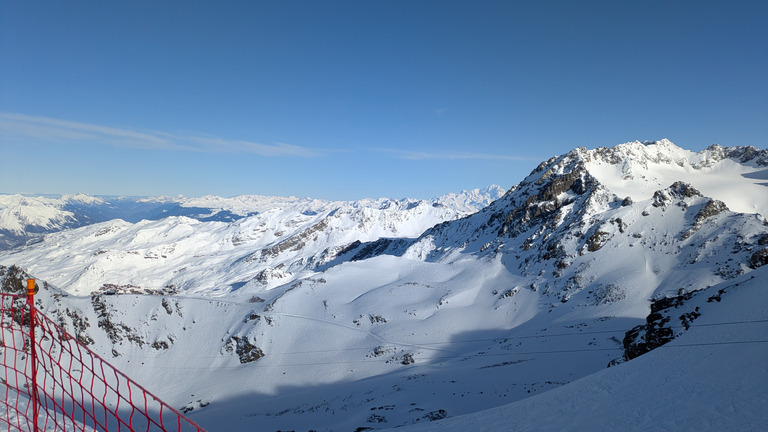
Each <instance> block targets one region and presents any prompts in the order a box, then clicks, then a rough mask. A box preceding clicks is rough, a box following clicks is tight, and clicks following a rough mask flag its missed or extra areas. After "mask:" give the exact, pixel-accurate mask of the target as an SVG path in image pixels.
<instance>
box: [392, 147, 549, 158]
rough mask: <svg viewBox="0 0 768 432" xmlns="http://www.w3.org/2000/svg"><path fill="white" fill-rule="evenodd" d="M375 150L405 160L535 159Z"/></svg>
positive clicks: (466, 153)
mask: <svg viewBox="0 0 768 432" xmlns="http://www.w3.org/2000/svg"><path fill="white" fill-rule="evenodd" d="M377 151H379V152H381V153H388V154H391V155H394V156H395V157H398V158H400V159H407V160H429V159H444V160H473V159H474V160H477V159H489V160H490V159H492V160H510V161H527V160H534V159H535V158H531V157H522V156H512V155H503V154H491V153H473V152H426V151H413V150H401V149H392V148H379V149H377Z"/></svg>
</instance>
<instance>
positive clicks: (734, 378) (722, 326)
mask: <svg viewBox="0 0 768 432" xmlns="http://www.w3.org/2000/svg"><path fill="white" fill-rule="evenodd" d="M767 272H768V268H763V269H759V270H757V271H755V272H754V273H755V274H752V275H749V276H748V277H747V276H745V277H741V278H738V279H735V280H733V281H732V282H729V283H727V284H723V285H722V286H717V287H712V288H710V289H708V290H705V291H704V292H702V293H701V295H700V296H699V299H697V300H698V301H696V302H695V303H696V306H698V307H699V308H700V311H701V314H702V316H701V318H700V319H698V320H696V321H695V322H694V323H692V326H691V328H690V329H689V330H688V331H687V332H686V333H685V334H684V335H682V336H680V337H678V338H677V339H675V340H674V341H672V342H670V343H668V344H667V345H664V346H662V347H661V348H659V349H656V350H654V351H652V352H650V353H648V354H646V355H644V356H641V357H638V358H637V359H635V360H632V361H631V362H628V363H624V364H621V365H619V366H617V367H612V368H609V369H604V370H601V371H599V372H596V373H594V374H591V375H589V376H587V377H584V378H582V379H579V380H577V381H574V382H572V383H569V384H566V385H564V386H562V387H559V388H556V389H553V390H551V391H548V392H545V393H542V394H539V395H536V396H533V397H530V398H528V399H524V400H521V401H519V402H516V403H512V404H509V405H504V406H501V407H497V408H494V409H491V410H484V411H480V412H477V413H473V414H470V415H466V416H460V417H456V418H452V419H446V420H442V421H439V422H435V423H432V424H420V425H418V426H417V427H403V428H399V429H397V430H398V431H403V432H406V431H416V430H418V431H424V432H427V431H441V432H450V431H467V430H488V431H490V430H507V429H510V428H513V429H514V430H516V431H541V430H553V431H554V430H558V431H591V430H626V431H669V430H674V431H701V430H728V431H755V430H763V429H764V428H765V427H766V425H768V410H767V409H766V408H768V391H767V390H766V384H768V369H766V367H765V359H766V358H768V338H766V335H768V311H766V309H765V305H766V304H768V290H766V289H765V288H766V286H765V282H766V280H768V273H767ZM720 289H724V290H726V292H725V293H724V294H723V295H722V300H721V301H718V302H707V301H706V300H705V299H707V298H710V296H711V295H715V294H716V293H717V291H718V290H720Z"/></svg>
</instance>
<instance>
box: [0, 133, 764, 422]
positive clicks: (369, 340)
mask: <svg viewBox="0 0 768 432" xmlns="http://www.w3.org/2000/svg"><path fill="white" fill-rule="evenodd" d="M766 170H768V150H757V149H755V148H752V147H719V146H712V147H710V148H708V149H707V150H704V151H702V152H699V153H694V152H690V151H687V150H684V149H681V148H679V147H677V146H675V145H674V144H672V143H671V142H669V141H667V140H662V141H657V142H645V143H640V142H634V143H626V144H622V145H618V146H615V147H612V148H598V149H594V150H587V149H583V148H579V149H575V150H573V151H571V152H569V153H567V154H565V155H561V156H558V157H554V158H552V159H550V160H548V161H545V162H542V164H541V165H539V166H538V167H536V168H535V169H534V170H533V171H532V172H531V174H530V175H529V176H528V177H526V178H525V179H524V180H523V181H522V182H520V183H519V184H518V185H515V186H514V187H512V188H511V189H510V190H509V191H507V192H506V193H503V191H502V190H499V189H497V188H489V189H487V190H475V191H468V192H463V193H461V194H451V195H447V196H445V197H441V198H438V199H435V200H432V201H424V200H410V199H403V200H388V199H378V200H361V201H356V202H352V203H346V202H345V203H334V202H325V201H319V200H312V199H297V198H269V197H259V196H250V197H235V198H218V197H205V198H200V199H193V200H181V201H180V200H179V199H173V200H170V199H159V200H137V199H132V200H127V201H126V200H122V201H119V200H115V199H112V200H111V201H110V199H108V198H99V200H102V201H103V202H105V203H108V204H106V205H107V206H108V208H104V207H99V206H100V204H99V202H101V201H98V200H91V201H88V200H85V199H83V198H82V197H81V198H80V200H81V201H82V202H88V206H90V207H87V208H86V207H82V206H75V207H71V204H66V203H64V202H65V201H66V200H63V199H61V198H60V199H59V201H55V200H53V201H51V199H46V200H47V201H46V200H43V199H40V200H37V199H33V198H26V197H23V198H19V197H17V196H4V197H2V199H0V203H8V202H12V203H16V204H14V205H16V207H14V208H20V207H19V206H21V204H19V203H18V202H19V200H21V199H23V200H28V201H25V202H27V203H31V204H29V205H28V206H27V207H37V206H40V211H39V212H36V213H35V214H37V215H38V216H36V217H34V218H32V217H30V216H24V215H28V214H29V213H30V211H31V210H30V209H24V211H20V210H19V211H16V212H15V213H14V212H13V211H9V212H6V213H4V215H6V216H7V215H11V216H7V217H9V218H11V219H13V217H16V219H13V220H10V221H6V219H2V220H0V222H2V223H3V224H4V225H3V226H4V227H6V228H5V229H6V231H4V232H6V233H10V232H14V231H13V230H14V229H17V228H18V227H27V228H25V229H26V230H27V231H25V232H28V231H29V230H30V228H29V227H30V226H31V225H30V224H29V223H27V224H26V225H25V223H24V221H27V222H29V221H34V223H35V224H37V225H35V226H37V227H38V228H36V229H42V228H40V227H48V228H46V229H47V231H46V233H45V235H44V236H43V235H42V234H40V235H37V234H35V235H32V234H29V235H27V234H25V235H26V237H24V236H22V235H21V234H18V232H17V233H16V234H13V236H11V234H7V237H6V239H7V243H8V244H9V245H10V244H11V243H13V242H14V241H21V240H19V239H25V240H24V241H25V242H26V244H25V245H22V246H14V247H10V246H9V247H8V248H7V249H6V250H5V251H3V252H2V253H0V265H1V266H2V267H0V278H3V281H4V282H3V284H4V285H3V286H5V287H9V286H12V285H13V284H12V283H11V282H9V281H12V280H16V279H19V278H23V277H25V275H26V274H29V275H32V276H34V277H36V278H38V279H39V280H41V281H45V282H46V283H45V285H44V286H43V289H41V291H40V294H38V297H39V301H40V302H41V305H42V306H41V310H42V311H43V312H44V313H45V314H46V315H48V316H50V317H51V318H52V319H54V320H56V321H57V322H61V323H62V324H63V325H65V326H66V327H67V328H68V330H69V331H70V333H72V334H73V335H74V336H75V337H77V338H78V339H79V340H81V341H83V342H84V343H86V344H88V345H89V347H90V348H91V349H94V350H96V351H97V352H99V353H101V355H103V356H104V357H105V358H107V359H109V360H110V362H112V363H113V364H114V365H115V366H116V367H118V368H119V369H120V370H122V371H124V372H125V373H127V374H128V375H129V376H131V377H132V378H133V379H135V380H136V381H138V382H139V383H140V384H142V385H144V386H145V387H147V388H148V389H149V390H150V391H152V392H153V393H155V394H157V395H158V396H160V397H161V398H163V399H164V400H165V401H166V402H168V403H169V404H171V405H172V406H174V407H176V408H178V409H180V410H183V411H184V412H186V413H187V415H188V416H189V417H190V418H191V419H192V420H194V421H196V422H198V423H199V424H200V425H202V426H203V427H205V428H206V429H208V430H211V431H216V430H221V431H231V430H253V429H254V428H258V429H260V430H262V429H263V430H315V431H354V430H369V429H376V430H378V429H393V428H397V430H441V431H443V430H449V431H450V430H456V431H458V430H506V429H510V428H513V429H515V430H579V431H580V430H594V429H598V430H604V429H609V428H611V429H622V430H701V429H706V430H713V429H714V430H745V431H746V430H760V429H761V428H763V425H765V424H768V418H766V414H765V413H767V412H768V400H767V398H768V390H766V389H768V379H767V378H768V377H767V376H766V373H767V372H766V368H765V358H768V340H766V339H768V338H766V335H768V312H766V308H765V305H766V304H768V302H766V300H768V298H766V295H767V294H766V290H765V287H766V286H768V273H766V272H767V271H768V266H766V264H768V220H766V218H768V181H767V180H766V175H765V173H766ZM3 205H5V206H6V208H10V206H9V205H8V204H3ZM67 206H70V207H67ZM84 208H86V210H87V211H86V210H84ZM110 209H111V210H110ZM128 210H130V211H128ZM65 211H67V212H69V214H71V215H73V216H72V217H73V218H74V221H75V222H76V223H74V222H73V224H74V225H72V227H71V228H67V226H66V224H58V225H57V223H58V222H55V221H59V220H61V218H60V217H59V216H55V215H61V214H64V213H62V212H65ZM123 211H125V212H128V213H130V215H129V216H126V217H123V218H114V219H109V218H107V216H111V215H114V214H119V213H120V212H123ZM57 212H58V213H57ZM13 215H15V216H13ZM51 215H53V216H51ZM84 215H85V216H88V217H87V218H86V217H85V216H84ZM96 215H101V216H100V217H101V218H103V219H105V220H99V219H98V218H97V217H96ZM142 215H143V216H146V217H143V216H142ZM22 216H23V217H22ZM150 216H151V217H150ZM4 217H5V216H4ZM88 218H90V219H89V220H91V221H92V223H86V219H88ZM46 221H48V222H46ZM76 226H77V227H76ZM33 231H34V230H33ZM44 231H45V230H44ZM22 270H23V271H22ZM25 272H26V273H25ZM609 365H610V367H609Z"/></svg>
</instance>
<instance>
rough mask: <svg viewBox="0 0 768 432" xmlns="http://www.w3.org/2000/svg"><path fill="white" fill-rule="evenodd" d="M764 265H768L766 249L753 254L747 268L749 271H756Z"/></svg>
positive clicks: (767, 250) (767, 251) (767, 249)
mask: <svg viewBox="0 0 768 432" xmlns="http://www.w3.org/2000/svg"><path fill="white" fill-rule="evenodd" d="M766 264H768V248H765V249H760V250H759V251H757V252H755V253H753V254H752V256H751V257H749V261H748V262H747V265H749V268H751V269H756V268H758V267H762V266H764V265H766Z"/></svg>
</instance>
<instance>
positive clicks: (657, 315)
mask: <svg viewBox="0 0 768 432" xmlns="http://www.w3.org/2000/svg"><path fill="white" fill-rule="evenodd" d="M693 295H694V293H687V294H682V295H679V296H675V297H666V298H662V299H658V300H655V301H654V302H653V303H651V313H650V314H649V315H648V316H647V317H646V318H645V324H642V325H639V326H637V327H635V328H633V329H632V330H630V331H628V332H627V333H626V335H625V336H624V341H623V345H624V360H632V359H633V358H635V357H639V356H641V355H643V354H645V353H647V352H649V351H651V350H654V349H656V348H658V347H660V346H662V345H664V344H666V343H667V342H669V341H671V340H672V339H674V338H675V331H674V329H673V324H671V321H672V316H671V315H672V313H673V312H672V311H673V310H675V309H677V308H679V307H682V306H684V305H685V303H686V301H688V300H690V299H691V297H693ZM698 309H699V308H698V307H696V308H695V309H694V310H693V311H691V312H688V313H684V314H683V315H681V316H680V321H681V324H682V325H683V326H684V327H685V328H686V330H687V328H688V326H689V325H690V323H691V322H692V321H693V320H694V319H696V318H698V317H699V315H700V313H699V311H698Z"/></svg>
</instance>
